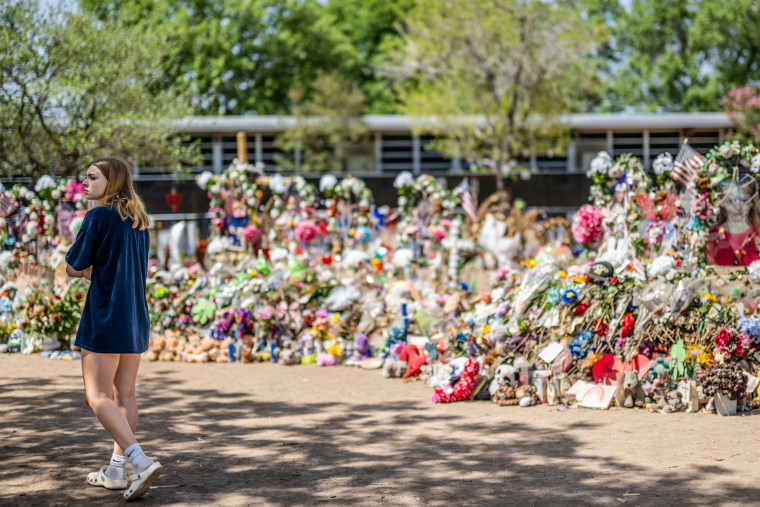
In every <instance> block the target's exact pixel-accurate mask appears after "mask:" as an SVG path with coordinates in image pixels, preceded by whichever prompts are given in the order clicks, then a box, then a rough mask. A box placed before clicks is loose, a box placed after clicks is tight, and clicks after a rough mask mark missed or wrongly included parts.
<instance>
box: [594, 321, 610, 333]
mask: <svg viewBox="0 0 760 507" xmlns="http://www.w3.org/2000/svg"><path fill="white" fill-rule="evenodd" d="M591 330H592V331H594V333H596V334H598V335H599V336H607V332H608V331H609V326H608V325H607V324H605V323H604V321H603V320H602V319H596V320H594V322H593V324H591Z"/></svg>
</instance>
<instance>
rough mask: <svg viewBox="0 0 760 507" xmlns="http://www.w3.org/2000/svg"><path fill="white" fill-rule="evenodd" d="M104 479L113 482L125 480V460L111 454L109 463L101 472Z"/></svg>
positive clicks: (122, 457) (123, 457)
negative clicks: (104, 476)
mask: <svg viewBox="0 0 760 507" xmlns="http://www.w3.org/2000/svg"><path fill="white" fill-rule="evenodd" d="M103 473H104V474H105V475H106V477H108V478H109V479H112V480H115V481H123V480H126V479H127V458H126V457H125V456H119V455H118V454H111V463H110V464H109V465H108V468H106V471H105V472H103Z"/></svg>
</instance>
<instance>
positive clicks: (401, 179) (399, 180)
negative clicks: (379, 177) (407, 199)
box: [393, 171, 414, 188]
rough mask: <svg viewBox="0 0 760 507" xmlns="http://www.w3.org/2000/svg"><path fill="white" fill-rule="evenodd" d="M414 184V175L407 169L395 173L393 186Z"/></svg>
mask: <svg viewBox="0 0 760 507" xmlns="http://www.w3.org/2000/svg"><path fill="white" fill-rule="evenodd" d="M413 184H414V176H412V173H410V172H409V171H402V172H400V173H398V174H397V175H396V179H395V180H393V187H394V188H405V187H411V186H412V185H413Z"/></svg>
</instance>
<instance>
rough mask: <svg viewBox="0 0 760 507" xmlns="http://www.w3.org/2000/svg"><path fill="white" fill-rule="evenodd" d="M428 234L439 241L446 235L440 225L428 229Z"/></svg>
mask: <svg viewBox="0 0 760 507" xmlns="http://www.w3.org/2000/svg"><path fill="white" fill-rule="evenodd" d="M430 235H431V236H432V237H433V241H435V242H436V243H440V242H441V241H443V238H445V237H446V229H444V228H443V227H441V226H440V225H436V226H433V228H432V230H431V231H430Z"/></svg>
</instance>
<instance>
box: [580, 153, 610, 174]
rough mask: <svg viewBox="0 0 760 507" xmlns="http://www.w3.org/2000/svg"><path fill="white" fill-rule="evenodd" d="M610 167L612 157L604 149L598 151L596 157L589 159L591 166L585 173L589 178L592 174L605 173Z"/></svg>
mask: <svg viewBox="0 0 760 507" xmlns="http://www.w3.org/2000/svg"><path fill="white" fill-rule="evenodd" d="M611 167H612V157H610V154H609V153H607V152H606V151H600V152H599V153H598V154H597V155H596V157H594V159H593V160H592V161H591V168H590V169H589V170H588V171H587V172H586V175H587V176H588V177H589V178H590V177H592V176H593V175H595V174H597V173H599V174H606V173H607V171H609V170H610V168H611Z"/></svg>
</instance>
